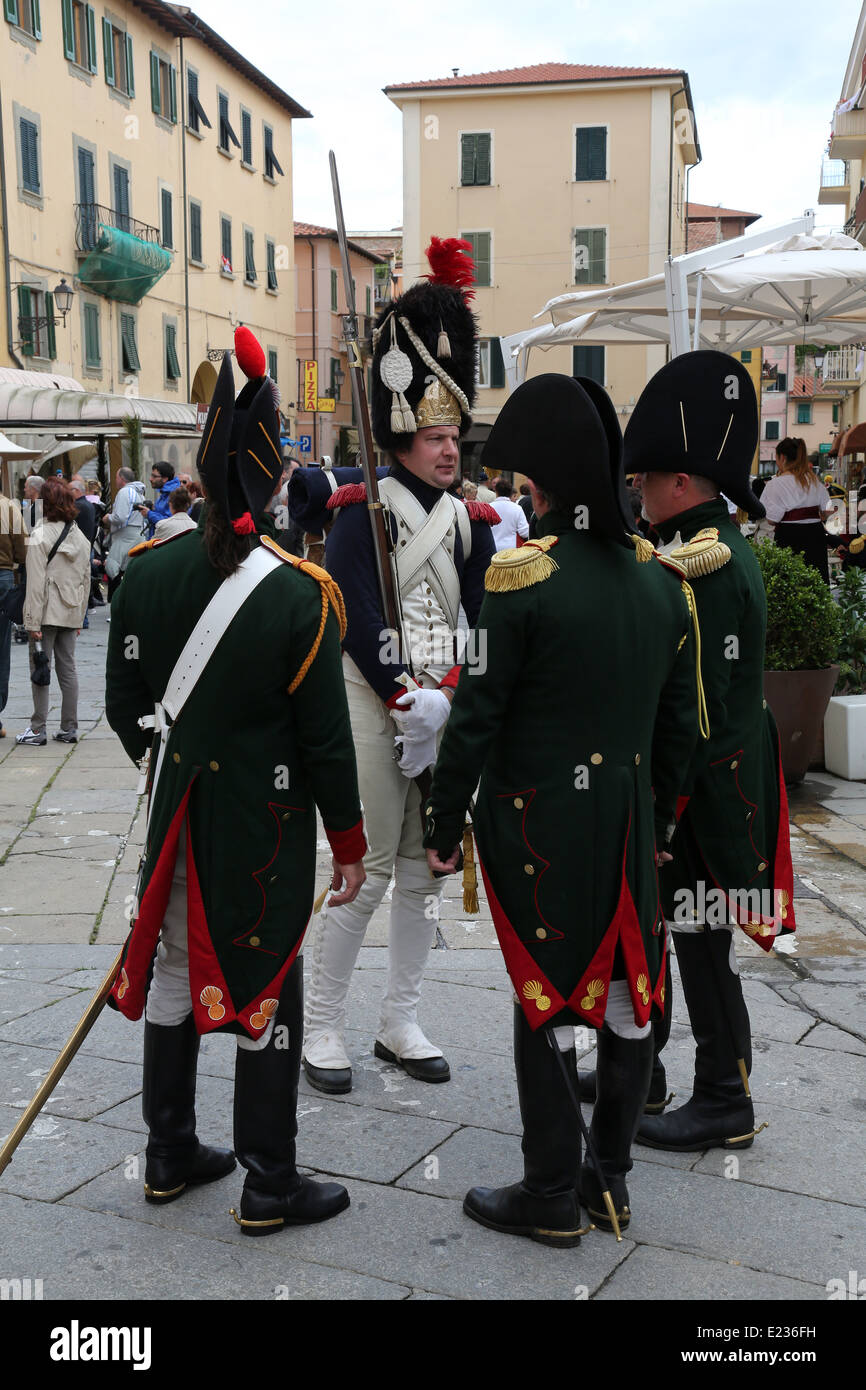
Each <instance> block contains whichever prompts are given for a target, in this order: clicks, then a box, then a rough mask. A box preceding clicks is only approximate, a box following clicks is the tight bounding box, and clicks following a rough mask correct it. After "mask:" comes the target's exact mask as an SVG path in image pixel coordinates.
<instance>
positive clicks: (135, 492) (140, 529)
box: [105, 468, 145, 599]
mask: <svg viewBox="0 0 866 1390" xmlns="http://www.w3.org/2000/svg"><path fill="white" fill-rule="evenodd" d="M114 484H115V488H116V495H115V498H114V507H113V508H112V510H111V511H110V512H109V513H108V516H107V517H106V523H107V525H108V529H109V532H110V535H111V547H110V549H109V552H108V559H107V560H106V562H105V573H106V575H107V577H108V597H109V599H110V598H111V597H112V595H113V594H114V591H115V590H116V588H117V586H118V584H119V583H120V581H121V579H122V578H123V572H124V570H125V569H126V565H127V562H128V560H129V552H130V550H131V549H132V547H133V546H134V545H138V544H139V543H140V542H141V540H142V539H143V537H144V533H145V523H144V519H143V517H142V515H141V507H142V504H143V502H144V483H140V482H139V481H138V479H137V478H136V476H135V474H134V473H133V471H132V469H131V468H118V470H117V474H116V476H115V479H114Z"/></svg>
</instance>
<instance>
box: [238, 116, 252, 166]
mask: <svg viewBox="0 0 866 1390" xmlns="http://www.w3.org/2000/svg"><path fill="white" fill-rule="evenodd" d="M241 142H242V144H243V153H242V154H241V159H242V160H243V162H244V164H252V162H253V118H252V116H251V115H250V113H249V111H242V112H241Z"/></svg>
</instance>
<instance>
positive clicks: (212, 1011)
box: [199, 985, 226, 1023]
mask: <svg viewBox="0 0 866 1390" xmlns="http://www.w3.org/2000/svg"><path fill="white" fill-rule="evenodd" d="M222 997H223V992H222V990H221V989H219V988H218V986H217V985H205V987H204V989H203V990H202V992H201V994H200V995H199V1000H200V1001H201V1003H202V1004H204V1006H205V1008H206V1009H207V1012H208V1017H209V1018H212V1019H213V1021H214V1023H219V1021H220V1019H221V1018H224V1017H225V1012H226V1011H225V1009H224V1008H223V1006H222V1004H221V1003H220V1000H221V999H222Z"/></svg>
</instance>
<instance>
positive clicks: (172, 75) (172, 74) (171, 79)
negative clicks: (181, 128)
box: [168, 66, 177, 125]
mask: <svg viewBox="0 0 866 1390" xmlns="http://www.w3.org/2000/svg"><path fill="white" fill-rule="evenodd" d="M168 95H169V103H170V105H169V109H170V112H171V116H170V120H171V122H172V125H177V68H176V67H174V66H170V67H169V70H168Z"/></svg>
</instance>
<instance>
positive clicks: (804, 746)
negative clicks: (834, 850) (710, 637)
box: [755, 541, 842, 783]
mask: <svg viewBox="0 0 866 1390" xmlns="http://www.w3.org/2000/svg"><path fill="white" fill-rule="evenodd" d="M755 554H756V555H757V557H758V564H759V565H760V567H761V573H762V575H763V579H764V588H765V589H766V591H767V646H766V655H765V658H764V695H765V697H766V700H767V703H768V704H769V706H770V708H771V710H772V711H773V714H774V716H775V719H776V724H777V725H778V729H779V741H780V744H781V751H782V768H783V771H784V774H785V781H786V782H793V783H796V782H802V780H803V778H804V777H805V775H806V769H807V768H808V766H809V763H810V761H811V758H812V754H813V752H814V751H815V747H816V745H817V743H818V737H819V734H820V732H821V728H822V725H823V722H824V714H825V712H826V709H827V705H828V703H829V701H830V696H831V695H832V694H833V687H834V686H835V684H836V680H837V678H838V675H839V668H838V666H836V665H835V664H834V663H835V661H836V655H837V652H838V648H839V639H840V637H841V632H842V618H841V614H840V612H839V609H838V607H837V605H836V603H835V602H834V600H833V596H832V594H831V593H830V590H829V588H828V586H827V585H826V584H825V583H824V580H823V579H822V578H821V576H820V574H819V573H818V571H817V570H816V569H814V568H813V567H812V566H811V565H807V564H806V562H805V560H804V559H803V557H802V555H795V554H794V552H793V551H792V550H787V549H786V548H785V547H784V546H778V545H776V544H775V543H774V542H773V541H764V542H762V543H761V544H760V545H757V546H756V547H755Z"/></svg>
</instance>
